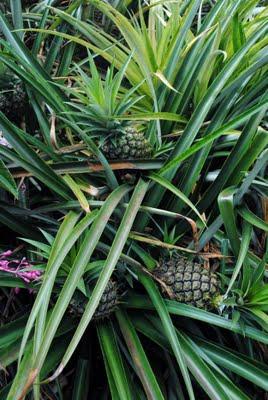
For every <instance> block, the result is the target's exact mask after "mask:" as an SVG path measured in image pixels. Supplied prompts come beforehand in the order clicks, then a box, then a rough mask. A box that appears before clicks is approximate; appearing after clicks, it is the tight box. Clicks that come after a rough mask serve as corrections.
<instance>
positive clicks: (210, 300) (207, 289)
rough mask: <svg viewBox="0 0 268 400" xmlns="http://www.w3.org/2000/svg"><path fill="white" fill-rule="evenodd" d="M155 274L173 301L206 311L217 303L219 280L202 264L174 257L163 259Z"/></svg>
mask: <svg viewBox="0 0 268 400" xmlns="http://www.w3.org/2000/svg"><path fill="white" fill-rule="evenodd" d="M154 274H155V277H156V278H157V280H160V281H161V282H162V284H163V285H162V288H163V291H164V292H165V294H166V295H167V296H168V297H170V298H171V299H174V300H177V301H179V302H181V303H187V304H190V305H193V306H195V307H198V308H204V309H207V308H211V307H213V306H215V305H216V303H217V299H218V298H219V282H218V279H217V277H216V275H215V274H213V273H211V272H209V271H208V270H206V269H205V268H204V267H203V266H202V265H201V264H198V263H195V262H191V261H187V260H185V259H183V258H182V257H180V256H173V257H171V258H170V259H162V260H161V261H160V263H159V266H158V267H157V268H156V269H155V271H154Z"/></svg>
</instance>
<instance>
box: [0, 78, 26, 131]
mask: <svg viewBox="0 0 268 400" xmlns="http://www.w3.org/2000/svg"><path fill="white" fill-rule="evenodd" d="M1 79H2V78H1ZM25 106H26V93H25V90H24V87H23V84H22V82H21V81H19V80H18V79H17V78H16V77H13V76H10V75H8V76H6V77H5V84H4V85H3V86H2V88H1V89H0V111H1V112H2V113H4V114H5V115H6V117H7V118H8V119H10V120H11V121H12V122H16V123H18V122H20V121H21V120H22V119H23V114H24V110H25Z"/></svg>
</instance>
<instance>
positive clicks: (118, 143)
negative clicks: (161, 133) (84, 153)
mask: <svg viewBox="0 0 268 400" xmlns="http://www.w3.org/2000/svg"><path fill="white" fill-rule="evenodd" d="M102 150H103V152H104V154H105V156H106V157H107V158H108V159H109V160H115V159H119V160H129V159H138V158H144V159H145V158H149V157H150V155H151V152H152V149H151V145H150V143H149V142H148V140H147V139H146V138H145V136H144V134H143V133H142V132H138V131H137V130H136V129H135V128H134V127H133V126H129V127H126V128H125V129H124V130H123V132H118V133H117V132H115V134H114V136H113V137H112V139H108V140H107V141H106V142H105V143H104V145H103V147H102Z"/></svg>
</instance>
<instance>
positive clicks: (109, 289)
mask: <svg viewBox="0 0 268 400" xmlns="http://www.w3.org/2000/svg"><path fill="white" fill-rule="evenodd" d="M117 289H118V288H117V283H116V282H115V281H113V280H111V279H110V280H109V282H108V284H107V286H106V288H105V290H104V292H103V294H102V297H101V299H100V303H99V305H98V307H97V309H96V311H95V313H94V316H93V320H95V321H96V320H100V319H103V318H109V317H110V316H111V315H112V313H113V312H114V311H115V308H116V305H117V303H118V293H117ZM87 300H88V298H87V297H86V296H84V295H83V294H82V293H81V292H76V293H75V295H74V297H73V298H72V300H71V302H70V305H69V311H70V313H71V314H72V315H74V316H81V315H82V314H83V313H84V310H85V306H86V303H87Z"/></svg>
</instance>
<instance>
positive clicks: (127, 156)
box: [68, 56, 152, 160]
mask: <svg viewBox="0 0 268 400" xmlns="http://www.w3.org/2000/svg"><path fill="white" fill-rule="evenodd" d="M89 60H90V70H91V77H88V76H86V75H85V73H84V72H83V71H82V70H81V69H80V68H78V71H79V75H80V77H79V78H78V79H77V86H75V87H73V88H72V89H71V94H72V95H73V96H75V97H76V98H77V100H78V101H79V102H80V104H79V105H78V106H77V103H76V102H75V101H73V107H74V108H75V110H76V109H77V108H79V111H80V110H81V108H82V111H83V115H84V117H83V121H82V123H84V124H85V128H86V127H88V126H89V128H88V130H89V132H90V134H91V135H92V137H95V136H96V134H97V136H98V139H99V147H100V149H101V150H102V152H103V153H104V155H105V156H106V158H107V159H109V160H133V159H148V158H150V157H151V155H152V146H151V144H150V143H149V141H148V140H147V139H146V137H145V135H144V133H143V131H142V130H140V129H138V127H137V124H134V123H132V122H129V121H128V120H125V119H121V117H124V116H125V114H126V113H129V112H130V109H131V108H133V107H134V105H135V104H136V103H137V102H138V101H139V99H140V97H137V96H136V97H135V96H134V95H133V92H134V90H132V91H131V93H130V94H129V92H127V91H125V92H124V91H122V92H120V83H121V81H122V79H123V75H124V71H125V68H126V65H125V66H123V68H122V69H121V70H119V71H118V72H117V73H116V74H115V75H113V67H112V68H111V69H109V68H108V70H107V73H106V76H105V78H104V80H103V79H102V77H101V74H100V72H99V71H98V70H97V68H96V65H95V63H94V61H93V59H92V58H91V57H90V56H89ZM96 88H98V91H96ZM68 90H70V89H68ZM75 100H76V99H75ZM81 103H82V104H81Z"/></svg>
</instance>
